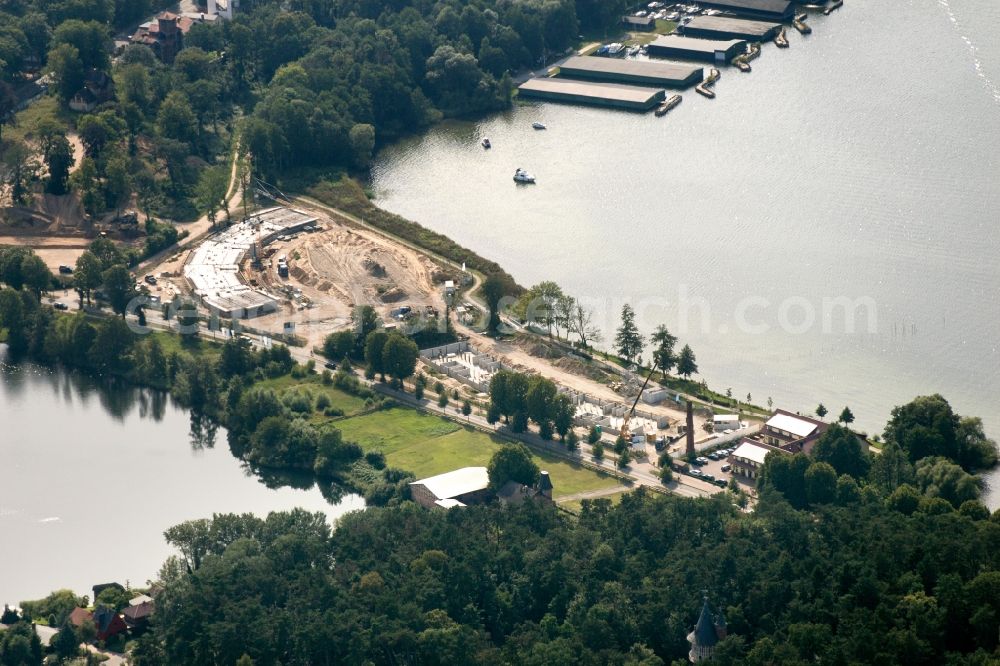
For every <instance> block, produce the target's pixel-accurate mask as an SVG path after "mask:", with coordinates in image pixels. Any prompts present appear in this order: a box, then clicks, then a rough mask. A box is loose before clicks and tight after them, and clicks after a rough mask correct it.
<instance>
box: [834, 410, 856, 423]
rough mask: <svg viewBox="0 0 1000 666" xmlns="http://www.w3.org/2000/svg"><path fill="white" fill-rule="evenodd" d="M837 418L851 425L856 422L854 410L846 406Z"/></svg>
mask: <svg viewBox="0 0 1000 666" xmlns="http://www.w3.org/2000/svg"><path fill="white" fill-rule="evenodd" d="M837 420H838V421H840V422H841V423H843V424H844V425H849V424H851V423H854V414H853V412H851V408H850V407H844V410H843V411H842V412H840V416H839V417H837Z"/></svg>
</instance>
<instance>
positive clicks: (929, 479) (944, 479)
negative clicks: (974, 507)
mask: <svg viewBox="0 0 1000 666" xmlns="http://www.w3.org/2000/svg"><path fill="white" fill-rule="evenodd" d="M915 473H916V482H917V487H918V488H919V489H920V490H921V491H922V492H923V493H924V494H925V495H928V496H930V497H940V498H941V499H944V500H946V501H948V502H950V503H951V505H952V506H954V507H955V508H958V507H959V506H961V504H962V502H965V501H966V500H974V499H977V498H978V497H979V480H978V479H977V478H976V477H974V476H972V475H971V474H969V473H968V472H966V471H965V470H963V469H962V468H961V466H959V465H957V464H955V463H953V462H951V461H950V460H948V459H947V458H944V457H941V456H932V457H927V458H921V459H920V460H918V461H917V464H916V468H915Z"/></svg>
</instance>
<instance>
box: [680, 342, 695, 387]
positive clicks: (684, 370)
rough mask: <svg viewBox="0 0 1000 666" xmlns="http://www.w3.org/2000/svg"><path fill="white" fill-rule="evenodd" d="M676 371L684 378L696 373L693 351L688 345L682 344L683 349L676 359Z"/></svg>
mask: <svg viewBox="0 0 1000 666" xmlns="http://www.w3.org/2000/svg"><path fill="white" fill-rule="evenodd" d="M677 373H678V374H679V375H681V376H682V377H684V378H685V379H688V378H690V377H691V375H694V374H697V373H698V363H697V361H696V360H695V357H694V352H693V351H692V350H691V347H690V346H688V345H684V349H682V350H681V355H680V358H678V359H677Z"/></svg>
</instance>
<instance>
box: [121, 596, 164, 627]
mask: <svg viewBox="0 0 1000 666" xmlns="http://www.w3.org/2000/svg"><path fill="white" fill-rule="evenodd" d="M146 598H147V599H148V598H149V597H146ZM155 610H156V604H155V602H154V601H153V600H152V599H149V601H142V602H140V603H137V604H133V603H132V602H131V601H130V602H129V607H128V608H126V609H125V610H123V611H122V617H123V618H124V619H125V624H127V625H128V627H129V629H132V630H136V629H145V628H146V626H148V624H149V619H150V618H151V617H152V616H153V611H155Z"/></svg>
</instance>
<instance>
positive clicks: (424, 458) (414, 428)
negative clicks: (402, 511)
mask: <svg viewBox="0 0 1000 666" xmlns="http://www.w3.org/2000/svg"><path fill="white" fill-rule="evenodd" d="M337 427H338V428H340V430H341V432H343V435H344V439H346V440H349V441H353V442H357V443H358V444H360V445H361V447H362V448H363V449H365V450H366V451H373V450H374V451H381V452H382V453H384V454H385V457H386V462H388V464H389V465H390V466H392V467H398V468H400V469H405V470H408V471H410V472H413V473H414V474H416V476H417V478H424V477H427V476H433V475H435V474H442V473H444V472H448V471H451V470H453V469H457V468H459V467H470V466H480V465H482V466H485V465H486V464H487V463H489V461H490V457H491V456H492V455H493V453H494V452H495V451H496V450H497V449H499V448H500V445H501V443H502V442H501V440H499V439H497V438H495V437H491V436H490V435H487V434H485V433H482V432H479V431H477V430H473V429H471V428H464V427H462V426H460V425H458V424H456V423H453V422H451V421H448V420H445V419H443V418H440V417H438V416H433V415H430V414H424V413H422V412H417V411H413V410H409V409H403V408H393V409H388V410H384V411H380V412H376V413H373V414H364V415H362V416H356V417H353V418H349V419H344V420H342V421H338V422H337ZM533 455H534V457H535V461H536V463H537V464H538V466H539V467H540V468H541V469H544V470H547V471H548V472H549V474H550V476H551V477H552V485H553V486H554V487H555V490H554V496H555V497H559V496H560V495H571V494H574V493H581V492H586V491H589V490H599V489H603V488H613V487H615V486H617V485H618V480H617V479H615V478H614V477H611V476H606V475H603V474H600V473H598V472H595V471H592V470H590V469H587V468H586V467H581V466H579V465H574V464H572V463H570V462H568V461H565V460H562V459H560V458H556V457H554V456H549V455H545V454H539V453H534V454H533Z"/></svg>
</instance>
